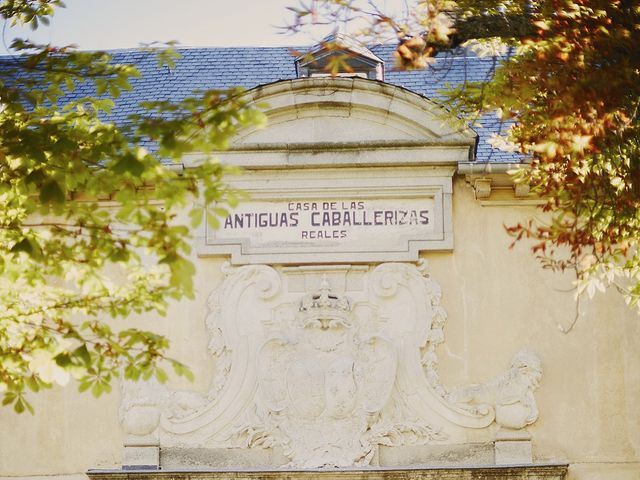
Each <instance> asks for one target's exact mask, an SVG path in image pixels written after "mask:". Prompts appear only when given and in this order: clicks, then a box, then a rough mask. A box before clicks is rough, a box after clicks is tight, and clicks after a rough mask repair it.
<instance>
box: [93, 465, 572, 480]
mask: <svg viewBox="0 0 640 480" xmlns="http://www.w3.org/2000/svg"><path fill="white" fill-rule="evenodd" d="M568 468H569V465H568V464H538V465H507V466H488V465H484V466H464V467H462V466H460V467H411V468H367V469H332V470H329V469H327V470H259V469H251V470H161V471H155V472H151V471H148V470H146V471H144V470H138V471H135V470H129V471H122V470H89V471H88V472H87V476H88V477H89V478H90V479H91V480H254V479H255V480H258V479H260V480H262V479H278V480H298V479H305V480H307V479H309V480H310V479H316V478H319V479H324V480H333V479H336V480H338V479H339V480H543V479H544V480H563V479H564V478H565V476H566V474H567V469H568Z"/></svg>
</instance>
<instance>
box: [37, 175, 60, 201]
mask: <svg viewBox="0 0 640 480" xmlns="http://www.w3.org/2000/svg"><path fill="white" fill-rule="evenodd" d="M40 201H41V202H42V203H54V204H63V203H64V201H65V194H64V192H63V191H62V189H61V188H60V185H58V182H56V181H55V180H50V181H49V182H47V183H45V184H44V186H43V187H42V190H40Z"/></svg>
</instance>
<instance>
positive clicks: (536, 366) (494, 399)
mask: <svg viewBox="0 0 640 480" xmlns="http://www.w3.org/2000/svg"><path fill="white" fill-rule="evenodd" d="M541 378H542V366H541V363H540V359H539V358H538V356H537V355H536V354H535V353H533V352H530V351H527V350H523V351H521V352H518V353H517V354H516V355H515V356H514V357H513V360H512V361H511V367H510V368H509V370H508V371H506V372H505V373H503V374H501V375H499V376H498V377H496V378H495V379H494V380H493V381H491V382H489V383H486V384H484V385H472V386H469V387H462V388H458V389H455V390H453V391H452V392H451V393H450V394H448V395H447V398H448V399H449V400H451V401H452V402H454V403H463V404H480V405H491V406H492V407H493V409H494V411H495V417H496V418H495V421H496V423H497V424H498V425H500V426H501V427H504V428H511V429H520V428H524V427H526V426H527V425H530V424H532V423H533V422H535V421H536V420H537V419H538V407H537V405H536V399H535V397H534V396H533V392H534V391H535V390H536V389H537V388H538V386H539V385H540V379H541Z"/></svg>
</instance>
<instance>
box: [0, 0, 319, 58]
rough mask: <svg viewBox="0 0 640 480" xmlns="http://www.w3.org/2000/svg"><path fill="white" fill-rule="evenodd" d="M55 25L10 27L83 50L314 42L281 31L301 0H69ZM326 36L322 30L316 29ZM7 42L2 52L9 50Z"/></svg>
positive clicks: (8, 35)
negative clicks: (171, 43)
mask: <svg viewBox="0 0 640 480" xmlns="http://www.w3.org/2000/svg"><path fill="white" fill-rule="evenodd" d="M65 1H66V4H67V8H64V9H59V10H58V11H57V13H56V15H55V16H54V17H53V19H52V22H51V26H50V27H40V28H39V29H38V30H37V31H35V32H33V31H31V30H29V29H21V30H16V29H9V28H5V31H4V43H6V45H9V44H10V43H11V40H12V39H13V38H14V37H22V38H29V39H32V40H36V41H39V42H42V43H51V44H54V45H57V46H61V45H67V44H71V43H73V44H77V45H78V46H79V47H80V48H81V49H83V50H96V49H115V48H135V47H138V46H139V45H140V43H148V42H152V41H169V40H177V41H179V42H180V44H181V45H184V46H259V45H263V46H276V45H309V44H312V43H314V39H313V37H311V36H310V35H309V34H304V35H303V34H298V35H296V36H293V37H292V36H290V35H282V34H278V29H277V28H276V26H279V25H284V24H286V22H287V20H291V18H292V16H291V13H290V12H288V11H287V10H286V7H287V6H295V5H297V0H65ZM316 35H320V36H321V35H322V32H320V33H316ZM6 52H7V50H6V48H5V46H4V45H2V47H1V53H6Z"/></svg>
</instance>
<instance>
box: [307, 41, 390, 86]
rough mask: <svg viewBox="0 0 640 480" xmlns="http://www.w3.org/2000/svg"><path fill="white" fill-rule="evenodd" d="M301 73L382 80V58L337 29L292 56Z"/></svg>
mask: <svg viewBox="0 0 640 480" xmlns="http://www.w3.org/2000/svg"><path fill="white" fill-rule="evenodd" d="M295 63H296V72H297V75H298V78H301V77H329V76H337V77H360V78H369V79H371V80H384V62H383V61H382V59H380V57H378V56H377V55H375V54H374V53H373V52H372V51H371V50H369V49H368V48H366V47H364V46H362V45H361V44H359V43H358V42H356V41H355V40H354V39H352V38H351V37H348V36H346V35H343V34H341V33H338V34H334V35H329V36H328V37H326V38H325V39H323V40H322V41H321V42H320V43H319V44H318V45H316V46H315V47H313V48H312V49H311V50H309V51H308V52H306V53H305V54H303V55H300V56H299V57H298V58H296V60H295Z"/></svg>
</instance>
